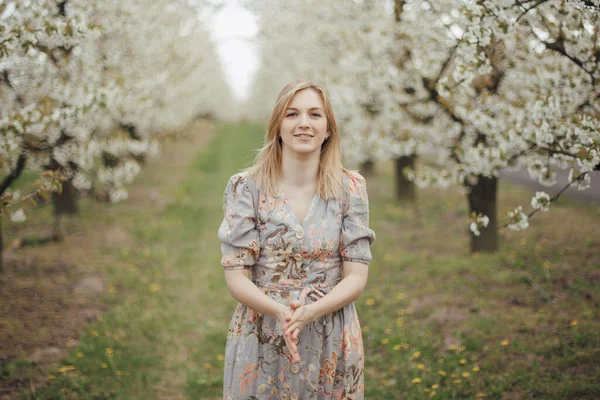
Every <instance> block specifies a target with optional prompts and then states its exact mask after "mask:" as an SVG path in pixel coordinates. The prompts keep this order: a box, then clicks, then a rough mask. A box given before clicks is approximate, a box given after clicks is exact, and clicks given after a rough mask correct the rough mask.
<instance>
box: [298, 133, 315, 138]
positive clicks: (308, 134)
mask: <svg viewBox="0 0 600 400" xmlns="http://www.w3.org/2000/svg"><path fill="white" fill-rule="evenodd" d="M301 135H306V136H309V137H311V138H312V137H315V135H311V134H310V133H297V134H295V135H294V137H300V136H301Z"/></svg>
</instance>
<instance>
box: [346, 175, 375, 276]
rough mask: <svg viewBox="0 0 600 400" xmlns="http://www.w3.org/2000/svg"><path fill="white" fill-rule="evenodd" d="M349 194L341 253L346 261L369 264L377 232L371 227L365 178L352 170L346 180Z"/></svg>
mask: <svg viewBox="0 0 600 400" xmlns="http://www.w3.org/2000/svg"><path fill="white" fill-rule="evenodd" d="M345 189H346V191H347V196H346V198H345V201H344V204H343V210H344V215H343V219H342V233H341V241H340V255H341V257H342V260H344V261H353V262H358V263H362V264H369V262H370V261H371V258H372V256H371V249H370V247H369V246H370V245H371V244H372V243H373V242H374V241H375V232H374V231H373V230H372V229H370V228H369V199H368V196H367V185H366V182H365V178H363V177H362V175H360V174H359V173H358V172H356V171H350V173H349V175H348V177H347V181H346V188H345Z"/></svg>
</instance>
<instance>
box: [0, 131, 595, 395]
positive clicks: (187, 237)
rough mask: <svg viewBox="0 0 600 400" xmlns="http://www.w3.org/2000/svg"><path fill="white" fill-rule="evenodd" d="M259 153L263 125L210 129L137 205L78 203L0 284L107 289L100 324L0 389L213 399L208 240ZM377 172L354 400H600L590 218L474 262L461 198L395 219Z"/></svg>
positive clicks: (551, 224)
mask: <svg viewBox="0 0 600 400" xmlns="http://www.w3.org/2000/svg"><path fill="white" fill-rule="evenodd" d="M202 129H206V127H203V128H202ZM261 139H262V129H261V128H260V127H258V126H252V125H220V126H219V128H218V129H217V130H216V132H215V133H214V134H213V135H212V139H211V142H210V145H209V146H204V147H205V149H204V150H203V151H199V149H200V147H201V146H202V145H203V142H202V140H198V139H197V140H196V141H194V142H193V143H195V144H194V145H192V144H189V143H188V144H185V143H184V144H181V143H180V144H177V145H175V146H174V147H173V148H172V153H171V156H170V157H171V158H170V161H169V158H168V157H169V156H167V158H166V159H161V162H159V163H155V164H154V165H153V166H150V167H149V168H147V169H146V170H145V171H144V173H143V175H142V177H141V178H140V179H139V180H138V181H137V182H136V184H135V185H134V188H133V190H132V197H133V199H132V201H127V202H124V203H122V204H117V205H113V206H110V207H107V206H106V205H102V204H97V203H95V202H91V201H84V202H82V203H83V207H82V218H81V220H80V221H75V222H72V224H73V225H72V228H71V230H72V231H73V232H74V233H72V234H71V236H70V237H71V239H69V238H67V241H68V240H72V242H70V244H69V243H68V244H67V245H65V244H62V245H54V244H49V245H46V246H44V247H43V248H30V249H24V250H22V251H21V252H18V253H17V254H16V255H14V256H13V257H14V258H15V260H16V261H15V262H14V264H15V265H20V264H19V262H22V261H23V260H24V259H28V257H29V258H31V257H35V255H36V254H44V256H43V257H42V256H39V255H38V258H37V259H35V258H34V260H38V261H37V262H30V264H31V265H32V266H30V267H29V269H28V268H26V267H21V270H22V271H30V270H36V271H38V273H31V272H27V273H26V272H22V273H21V275H18V276H17V274H15V273H13V274H12V275H10V276H11V277H13V281H18V282H21V283H19V284H14V282H12V281H11V282H7V278H6V277H4V278H3V279H4V282H3V284H4V285H7V284H8V287H13V288H14V287H17V286H19V287H20V286H24V285H25V284H24V283H23V282H25V283H26V284H27V285H30V286H32V287H34V288H35V289H36V290H37V291H38V292H40V293H48V290H49V289H47V288H46V289H44V287H42V286H43V285H42V283H41V282H42V281H48V279H46V278H47V274H46V275H45V274H43V273H41V272H39V271H40V270H41V271H46V270H47V269H51V268H50V267H51V266H53V265H54V269H61V270H63V271H64V270H69V271H75V272H72V273H70V274H69V273H64V274H63V275H61V278H60V279H56V281H60V282H62V285H63V286H65V287H70V286H69V282H72V281H74V280H76V279H79V278H80V277H83V276H89V275H90V274H91V275H99V276H101V277H102V279H103V281H104V282H105V283H106V286H107V291H106V293H105V295H103V296H102V297H101V298H99V299H96V300H94V301H95V302H96V303H95V309H97V310H101V311H102V313H101V315H98V316H97V318H95V319H94V320H93V321H92V322H91V323H89V324H88V325H84V324H83V323H82V324H80V325H79V326H80V330H79V332H80V334H76V335H75V334H74V335H72V341H75V342H76V345H73V346H71V347H68V346H66V344H68V338H67V337H64V340H63V347H66V349H67V350H66V353H65V354H67V357H66V358H65V359H64V360H63V361H62V362H61V363H60V365H58V366H56V367H55V368H53V369H50V370H44V369H41V368H40V367H39V366H36V365H34V364H32V363H30V362H28V361H26V359H27V358H26V352H24V351H22V352H20V353H18V354H16V353H15V354H12V358H11V359H12V361H11V362H8V363H5V364H4V365H3V366H2V370H1V372H2V377H3V378H2V379H3V380H2V381H1V382H0V385H1V386H10V385H12V387H18V388H20V391H21V397H22V398H38V399H99V398H114V399H141V398H143V399H184V398H191V399H218V398H220V395H221V385H222V378H221V377H222V368H223V362H222V356H223V351H224V345H225V339H226V330H227V326H228V323H229V319H230V317H231V314H232V312H233V309H234V306H235V302H234V301H233V300H232V299H231V298H230V296H229V294H228V293H227V290H226V287H225V283H224V281H223V272H222V269H221V267H220V266H219V259H220V251H219V242H218V239H217V238H216V230H217V229H218V225H219V223H220V222H221V219H222V210H221V207H222V203H221V202H222V195H223V189H224V186H225V183H226V181H227V178H228V177H229V176H230V175H231V174H233V173H234V172H236V171H237V170H239V169H240V168H242V167H244V166H246V165H247V163H248V162H249V161H250V160H251V154H250V151H249V149H252V148H256V147H258V145H259V144H260V142H261ZM377 167H378V173H377V174H376V175H375V176H373V177H369V178H368V185H369V194H370V203H371V223H372V227H373V228H374V229H375V231H376V233H377V241H376V242H375V244H374V245H373V248H372V250H373V254H374V260H373V263H372V265H371V267H370V277H369V284H368V287H367V289H366V292H365V293H364V295H363V297H361V299H360V300H358V302H357V305H358V310H359V316H360V319H361V322H362V326H363V332H364V342H365V351H366V359H367V376H366V390H367V392H366V398H367V399H427V398H440V399H474V398H494V399H530V398H540V399H592V398H598V397H599V396H600V367H599V366H598V363H597V362H595V361H596V360H598V359H600V350H599V349H600V346H599V341H600V333H599V332H600V322H599V315H598V309H599V308H598V302H599V300H600V296H599V295H600V291H599V290H598V286H599V285H598V283H599V281H600V268H599V267H600V251H599V250H598V249H599V248H600V241H599V239H598V237H597V235H594V233H595V232H594V230H593V228H594V227H598V226H600V210H598V207H597V206H596V207H594V206H585V207H584V206H581V205H578V204H576V203H571V202H569V201H564V200H561V201H560V202H559V203H558V205H556V206H555V207H554V209H553V210H552V211H551V212H550V213H547V214H541V215H540V214H538V215H536V217H535V219H533V220H532V221H531V222H532V227H531V228H530V229H529V230H527V231H525V232H523V233H514V232H509V231H502V233H501V248H502V250H501V251H499V252H498V253H497V254H494V255H485V254H476V255H470V254H469V253H468V239H469V236H468V232H467V230H466V224H465V218H466V215H467V211H466V202H465V196H464V195H461V194H459V193H458V191H450V190H449V191H446V192H442V193H439V192H438V191H435V190H432V189H428V190H420V191H419V201H418V204H419V207H418V209H415V208H412V207H407V206H401V205H399V204H398V203H397V202H396V201H395V200H394V198H393V191H392V190H390V187H391V181H392V170H391V167H390V166H389V165H385V164H384V165H378V166H377ZM528 198H529V193H528V191H526V190H524V189H521V188H519V187H515V186H510V185H504V184H502V185H501V187H500V210H501V211H502V214H504V211H505V210H506V209H508V208H510V207H512V206H513V205H515V204H527V202H528ZM148 199H151V200H148ZM40 215H41V217H40V218H41V219H39V221H41V222H34V221H33V219H32V220H31V221H30V220H28V222H26V223H25V224H31V225H29V228H28V225H23V226H22V227H21V228H18V230H16V228H15V230H13V231H11V232H10V235H13V237H16V236H18V235H20V234H23V233H24V232H27V229H33V228H32V227H31V226H32V225H33V224H42V223H43V224H46V226H47V225H49V221H50V213H49V212H48V211H43V212H40ZM44 218H45V219H44ZM40 226H41V225H40ZM73 235H75V237H76V239H73ZM78 235H80V236H78ZM81 236H83V237H85V238H86V240H84V241H81V240H79V239H81ZM77 238H78V239H77ZM48 254H53V255H54V256H53V257H49V256H48ZM48 260H51V261H48ZM65 260H66V261H65ZM56 265H61V266H62V268H57V267H56ZM33 266H35V267H33ZM49 266H50V267H49ZM15 269H16V267H15ZM22 275H23V276H22ZM51 282H54V281H51ZM58 286H59V283H55V284H54V286H52V287H54V289H56V287H58ZM71 286H72V285H71ZM3 287H5V286H3ZM13 290H16V289H13ZM44 290H46V291H44ZM18 293H21V292H18ZM68 293H70V292H69V291H68V290H65V291H64V292H63V293H62V295H61V296H57V297H58V298H60V299H61V301H62V304H66V306H64V307H62V308H64V309H66V310H71V309H73V307H74V306H73V304H82V303H83V304H84V305H85V306H86V307H88V308H89V307H90V304H89V302H90V300H82V299H81V298H77V297H74V296H73V295H69V294H68ZM21 295H22V293H21ZM48 299H50V298H48ZM52 299H54V298H52ZM0 301H6V299H5V298H4V299H0ZM48 301H50V300H48ZM52 301H53V302H54V303H57V302H58V300H52ZM52 301H51V302H52ZM86 302H87V303H86ZM58 308H59V309H60V308H61V307H58ZM21 312H22V313H26V312H27V309H24V310H23V309H21ZM69 315H70V314H68V313H67V312H65V311H64V310H63V311H56V314H55V315H54V318H50V317H49V319H48V321H47V323H46V324H44V326H46V331H43V332H41V333H39V334H38V335H37V336H35V337H40V336H41V337H46V336H47V335H48V334H51V333H52V332H54V331H55V330H56V329H54V326H55V325H56V326H58V325H63V324H58V323H57V322H59V321H60V320H61V319H65V318H67V319H68V316H69ZM21 317H23V316H19V315H16V314H15V315H9V316H3V317H2V319H1V320H0V322H2V323H3V324H0V334H1V333H2V329H3V327H4V329H5V331H6V330H7V329H8V328H6V327H7V326H8V327H10V326H12V327H18V328H19V329H20V330H21V329H25V328H26V327H23V326H20V325H18V322H17V321H18V320H19V319H20V318H21ZM10 324H12V325H10ZM48 326H50V328H48ZM20 330H19V331H18V332H19V333H20V332H21V331H20ZM60 332H62V334H63V336H64V335H65V332H64V331H60ZM13 336H15V335H13ZM0 337H4V336H0ZM11 340H16V339H15V338H13V339H11ZM28 340H29V341H31V340H33V339H28ZM21 348H23V349H27V346H26V343H23V344H22V345H21ZM16 398H18V397H16Z"/></svg>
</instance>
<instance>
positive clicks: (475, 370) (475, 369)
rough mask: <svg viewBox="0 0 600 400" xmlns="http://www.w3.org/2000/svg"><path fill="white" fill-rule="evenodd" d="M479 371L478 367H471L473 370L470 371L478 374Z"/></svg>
mask: <svg viewBox="0 0 600 400" xmlns="http://www.w3.org/2000/svg"><path fill="white" fill-rule="evenodd" d="M480 369H481V368H479V367H473V369H472V370H471V371H473V372H478V371H479V370H480Z"/></svg>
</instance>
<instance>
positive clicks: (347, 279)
mask: <svg viewBox="0 0 600 400" xmlns="http://www.w3.org/2000/svg"><path fill="white" fill-rule="evenodd" d="M343 274H344V278H343V279H342V280H341V281H340V283H338V284H337V285H336V286H335V287H334V288H333V289H332V290H331V292H329V293H327V294H326V295H325V296H323V297H322V298H320V299H319V300H317V301H316V302H314V303H312V304H307V305H302V303H300V302H299V301H293V302H292V303H290V306H291V307H292V308H293V309H294V310H295V311H294V314H292V318H291V320H290V321H289V322H287V323H286V324H285V325H284V327H283V329H284V330H285V334H286V335H288V336H289V335H291V334H292V332H294V331H297V332H295V334H294V339H295V338H297V337H298V333H300V331H301V330H302V328H304V327H305V326H306V325H307V324H309V323H311V322H313V321H315V320H317V319H319V318H321V317H323V316H325V315H327V314H331V313H332V312H334V311H337V310H339V309H340V308H342V307H344V306H345V305H346V304H349V303H351V302H353V301H354V300H357V299H358V298H359V297H360V296H361V294H362V292H363V290H364V288H365V285H366V284H367V277H368V276H369V267H368V266H367V265H365V264H361V263H358V262H351V261H344V264H343Z"/></svg>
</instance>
